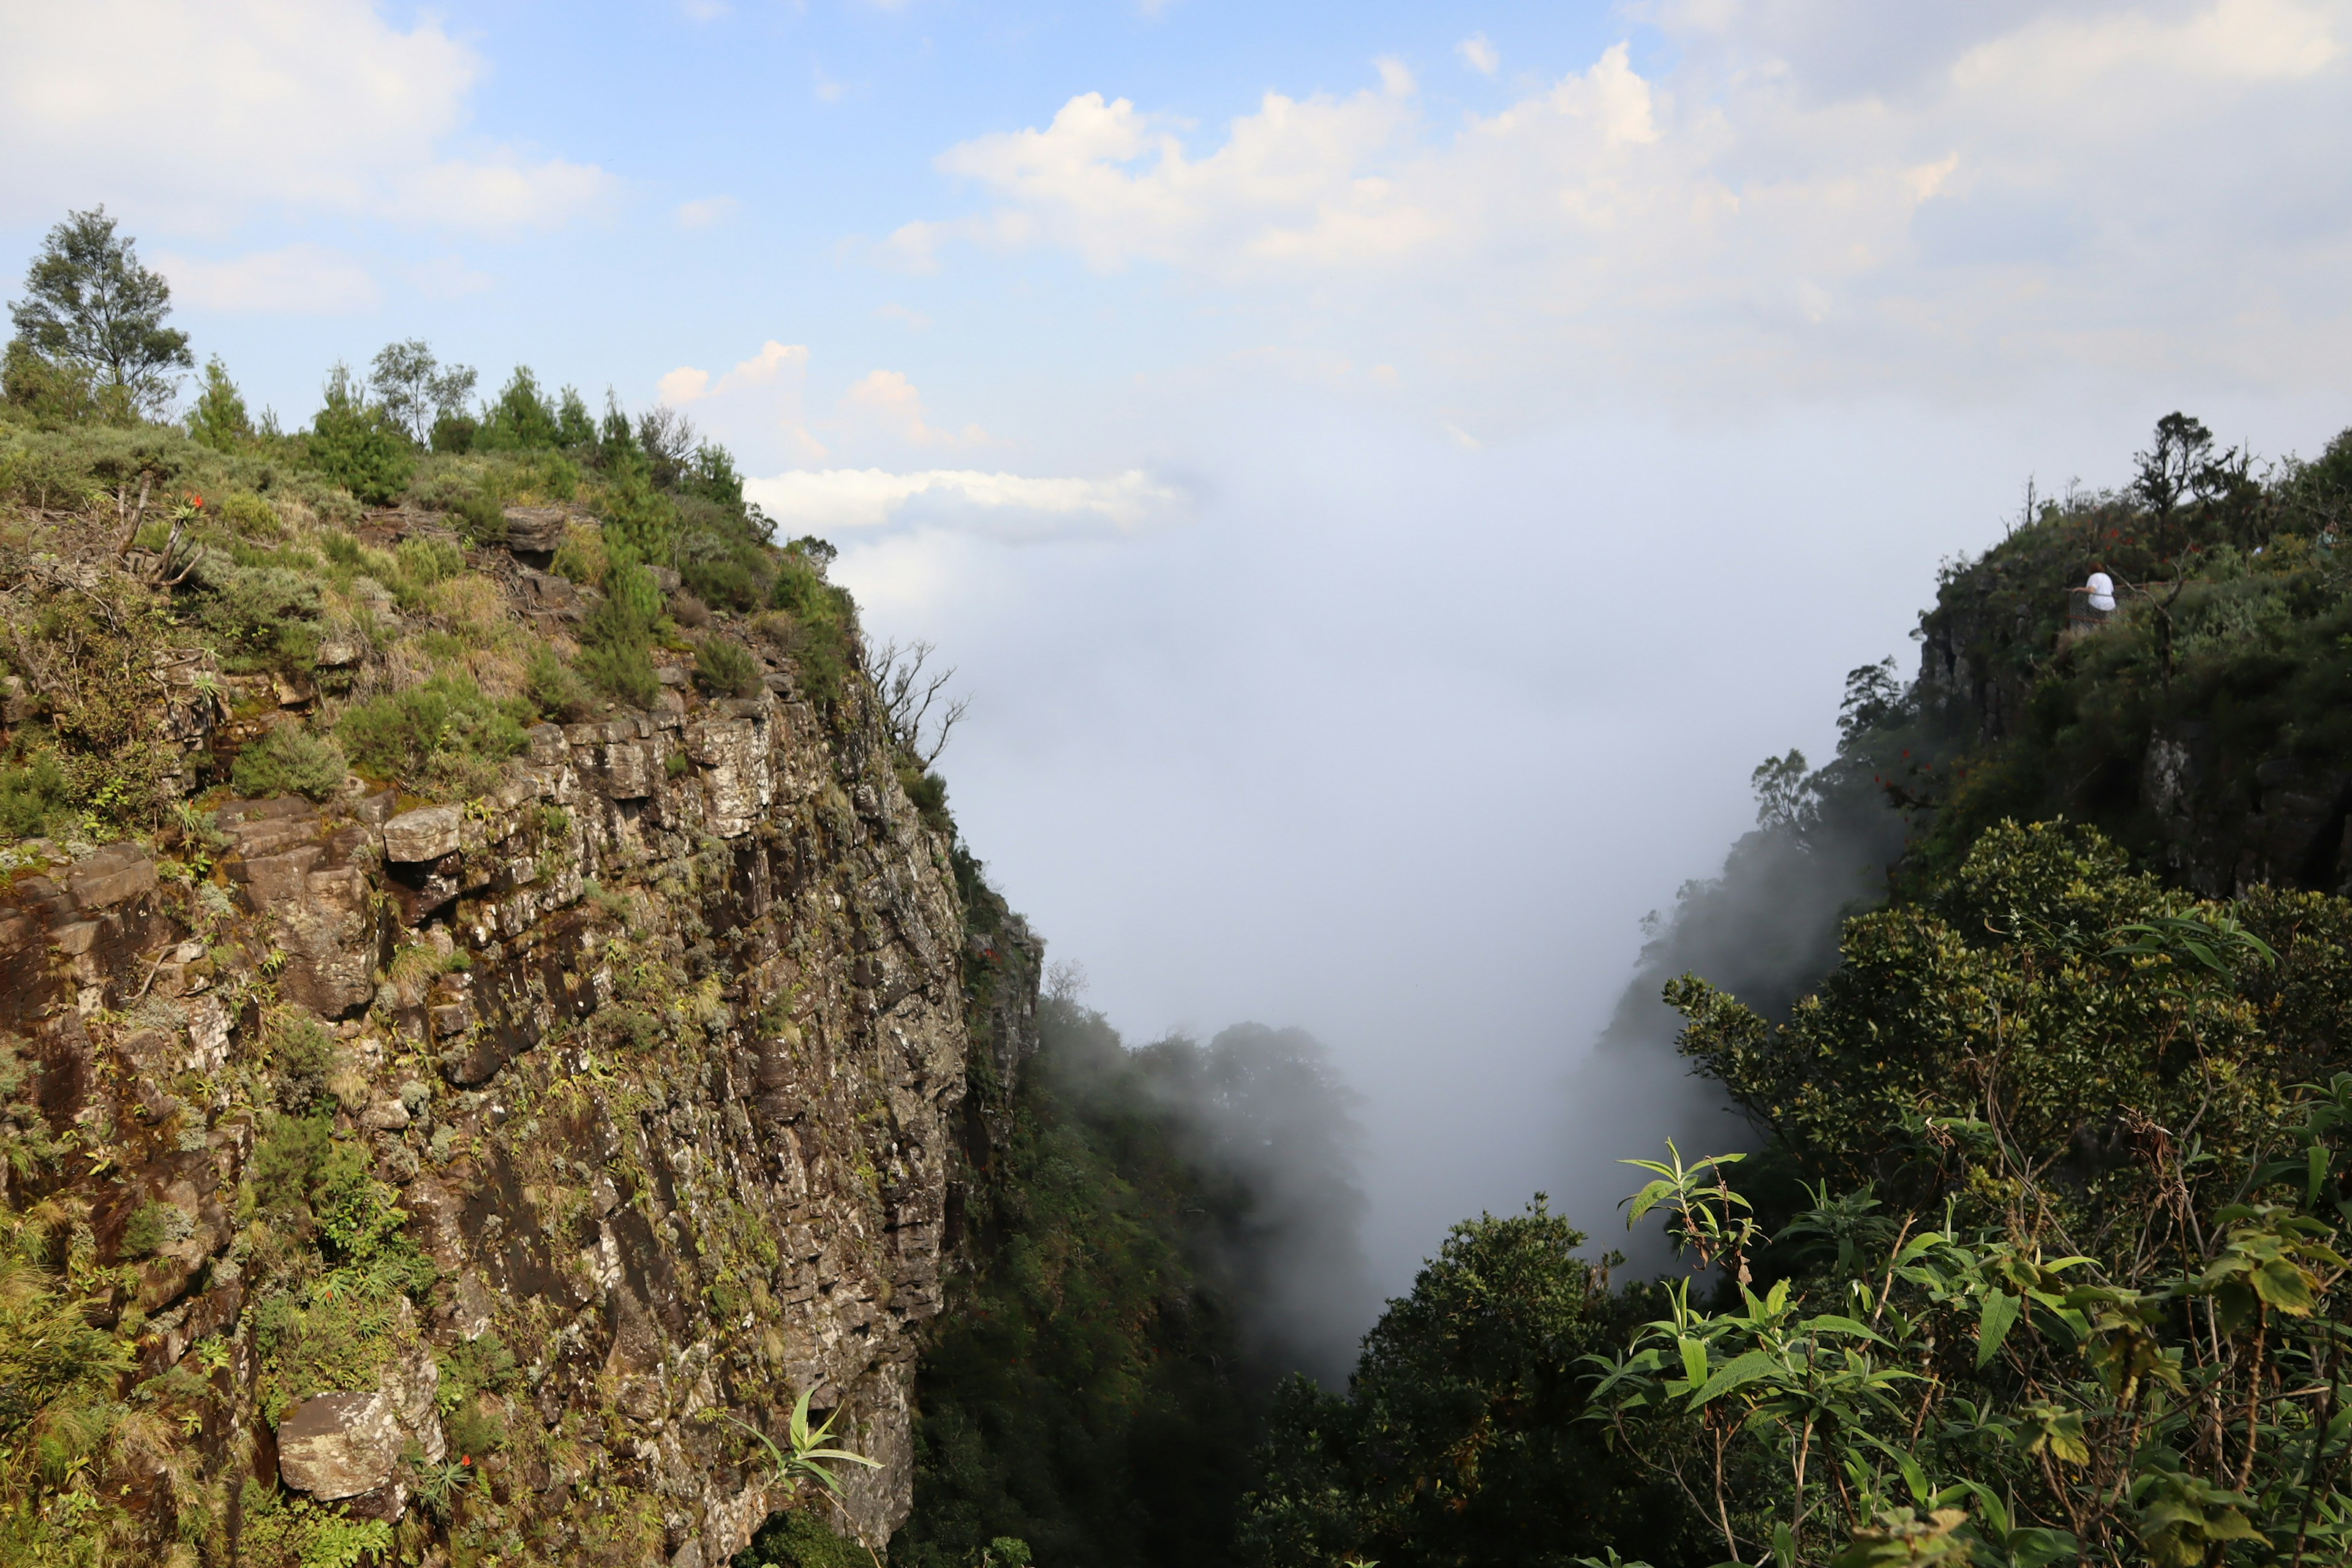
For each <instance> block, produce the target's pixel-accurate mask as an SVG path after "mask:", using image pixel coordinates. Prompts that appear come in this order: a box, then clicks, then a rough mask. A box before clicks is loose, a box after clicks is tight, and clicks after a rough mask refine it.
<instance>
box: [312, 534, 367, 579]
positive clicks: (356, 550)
mask: <svg viewBox="0 0 2352 1568" xmlns="http://www.w3.org/2000/svg"><path fill="white" fill-rule="evenodd" d="M316 538H317V539H318V542H319V548H320V550H323V551H325V552H326V554H327V559H328V560H330V561H331V562H333V563H335V564H336V565H338V566H341V567H342V568H343V569H344V570H345V571H349V572H356V571H358V570H359V568H360V563H361V561H362V558H363V556H364V555H365V553H366V552H365V551H364V550H363V549H362V547H361V544H360V542H359V541H358V540H356V539H353V538H352V536H351V535H350V534H348V533H345V532H344V531H342V530H341V529H340V528H330V529H326V530H323V531H320V533H319V534H317V535H316Z"/></svg>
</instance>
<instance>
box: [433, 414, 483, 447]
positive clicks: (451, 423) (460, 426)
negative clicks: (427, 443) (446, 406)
mask: <svg viewBox="0 0 2352 1568" xmlns="http://www.w3.org/2000/svg"><path fill="white" fill-rule="evenodd" d="M480 429H481V426H480V425H479V424H478V423H477V422H476V421H475V419H474V416H472V415H470V414H444V415H442V416H440V417H438V418H436V420H434V421H433V455H434V456H435V457H436V458H442V457H451V458H462V457H464V456H465V455H466V454H467V453H468V452H470V451H472V450H473V449H474V437H476V435H477V434H478V433H479V431H480Z"/></svg>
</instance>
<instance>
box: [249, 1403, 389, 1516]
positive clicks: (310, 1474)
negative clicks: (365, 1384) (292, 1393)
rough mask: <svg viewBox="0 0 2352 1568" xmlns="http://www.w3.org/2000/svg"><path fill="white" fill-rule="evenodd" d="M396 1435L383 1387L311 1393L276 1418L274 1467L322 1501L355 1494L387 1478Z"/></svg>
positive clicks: (297, 1488) (294, 1485)
mask: <svg viewBox="0 0 2352 1568" xmlns="http://www.w3.org/2000/svg"><path fill="white" fill-rule="evenodd" d="M400 1439H401V1430H400V1422H399V1419H398V1418H397V1417H396V1416H395V1415H394V1413H393V1405H392V1399H391V1396H390V1395H389V1394H386V1393H385V1392H384V1391H383V1390H382V1389H373V1390H371V1391H369V1392H368V1393H365V1394H313V1395H311V1396H310V1398H308V1399H306V1400H304V1401H303V1402H302V1403H301V1404H299V1405H296V1406H295V1407H294V1411H293V1414H291V1415H288V1416H287V1417H286V1419H285V1420H284V1421H282V1422H280V1423H279V1424H278V1474H279V1475H280V1476H282V1477H283V1478H284V1479H285V1481H286V1484H287V1485H288V1486H289V1487H292V1488H293V1489H295V1490H296V1491H302V1492H308V1493H310V1495H311V1496H312V1497H314V1498H317V1499H319V1500H320V1501H322V1502H331V1501H332V1500H335V1499H337V1498H349V1497H357V1496H359V1495H360V1494H361V1493H362V1492H371V1491H373V1490H375V1489H376V1488H378V1487H380V1486H383V1484H384V1483H385V1482H387V1481H389V1480H391V1479H392V1478H393V1468H394V1466H395V1465H397V1464H398V1463H399V1462H400Z"/></svg>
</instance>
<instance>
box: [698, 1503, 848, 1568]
mask: <svg viewBox="0 0 2352 1568" xmlns="http://www.w3.org/2000/svg"><path fill="white" fill-rule="evenodd" d="M871 1563H872V1559H870V1558H868V1557H867V1556H866V1549H865V1548H864V1547H862V1546H860V1545H858V1544H857V1543H856V1542H854V1541H844V1540H843V1539H842V1538H841V1537H840V1536H837V1535H835V1534H834V1532H833V1531H830V1530H827V1529H826V1528H825V1527H824V1522H823V1521H820V1520H819V1519H818V1518H817V1517H816V1514H815V1511H814V1510H811V1509H794V1510H793V1511H791V1512H790V1513H772V1514H770V1515H769V1516H768V1521H767V1522H766V1523H765V1524H762V1525H761V1526H760V1531H759V1533H758V1534H756V1535H754V1536H752V1537H751V1545H749V1546H747V1547H745V1548H743V1550H742V1551H740V1552H737V1553H735V1555H734V1557H733V1558H732V1559H730V1563H729V1568H871Z"/></svg>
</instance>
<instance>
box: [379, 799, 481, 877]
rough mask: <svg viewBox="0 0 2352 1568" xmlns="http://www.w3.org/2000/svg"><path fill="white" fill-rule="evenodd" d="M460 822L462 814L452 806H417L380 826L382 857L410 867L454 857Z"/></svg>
mask: <svg viewBox="0 0 2352 1568" xmlns="http://www.w3.org/2000/svg"><path fill="white" fill-rule="evenodd" d="M464 820H465V816H464V814H463V813H462V812H460V811H459V810H458V809H457V807H456V806H454V805H421V806H418V807H417V808H416V809H415V811H404V812H402V813H401V814H400V815H399V816H395V817H394V818H393V819H392V820H391V821H389V822H387V823H385V824H384V825H383V858H385V859H387V860H390V861H393V862H394V863H395V864H399V865H404V866H413V865H415V864H417V863H419V862H420V861H425V860H438V859H439V858H441V857H442V856H444V855H454V854H456V853H457V830H458V828H459V826H461V825H462V824H463V822H464Z"/></svg>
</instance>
